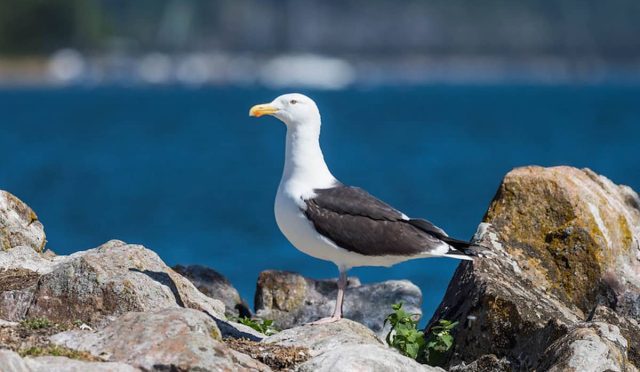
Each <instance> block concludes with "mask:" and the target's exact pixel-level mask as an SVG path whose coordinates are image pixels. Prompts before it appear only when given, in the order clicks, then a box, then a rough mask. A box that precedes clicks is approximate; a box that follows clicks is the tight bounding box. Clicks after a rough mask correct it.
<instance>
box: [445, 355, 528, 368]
mask: <svg viewBox="0 0 640 372" xmlns="http://www.w3.org/2000/svg"><path fill="white" fill-rule="evenodd" d="M514 370H516V369H514V368H513V367H512V365H511V362H509V361H508V360H507V359H506V358H502V359H498V357H496V356H495V355H493V354H487V355H483V356H482V357H480V358H479V359H476V360H474V361H473V363H470V364H465V363H464V362H463V363H461V364H458V365H456V366H453V367H451V368H450V369H449V372H487V371H491V372H511V371H514ZM520 370H522V371H524V370H526V368H521V369H520Z"/></svg>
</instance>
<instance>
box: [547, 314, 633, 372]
mask: <svg viewBox="0 0 640 372" xmlns="http://www.w3.org/2000/svg"><path fill="white" fill-rule="evenodd" d="M626 354H627V340H626V339H625V338H624V337H622V335H621V334H620V329H619V328H618V327H617V326H614V325H611V324H607V323H601V322H588V323H582V324H578V325H577V326H576V327H575V328H573V329H572V330H571V331H570V332H569V333H568V334H567V335H565V336H564V337H562V338H560V339H559V340H557V341H556V342H554V343H553V344H551V346H549V348H548V349H547V352H546V353H545V354H544V356H543V358H542V360H543V362H542V364H541V365H540V367H539V369H540V370H544V371H550V372H561V371H568V372H591V371H593V372H599V371H637V369H636V368H635V366H633V365H632V364H631V363H629V362H628V361H627V355H626Z"/></svg>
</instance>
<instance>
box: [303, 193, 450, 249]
mask: <svg viewBox="0 0 640 372" xmlns="http://www.w3.org/2000/svg"><path fill="white" fill-rule="evenodd" d="M314 191H315V193H316V197H314V198H312V199H308V200H306V201H305V203H306V204H307V209H306V211H305V215H306V216H307V218H308V219H309V220H311V222H312V223H313V225H314V227H315V228H316V230H317V231H318V232H319V233H320V234H322V235H324V236H325V237H327V238H329V239H331V240H332V241H333V242H334V243H336V244H337V245H338V246H340V247H342V248H344V249H347V250H350V251H352V252H356V253H360V254H363V255H367V256H385V255H394V256H412V255H417V254H420V253H428V252H429V251H431V250H433V249H436V248H437V247H439V246H441V245H442V240H441V239H442V238H445V239H446V238H447V234H446V233H445V232H444V231H442V230H441V229H440V228H438V227H436V226H435V225H433V224H432V223H431V222H429V221H426V220H407V219H406V218H405V216H404V215H403V214H402V213H400V212H399V211H397V210H396V209H395V208H393V207H391V206H390V205H388V204H386V203H384V202H383V201H381V200H379V199H377V198H375V197H373V196H372V195H370V194H369V193H367V192H366V191H364V190H362V189H360V188H357V187H349V186H342V185H341V186H337V187H333V188H329V189H318V190H314Z"/></svg>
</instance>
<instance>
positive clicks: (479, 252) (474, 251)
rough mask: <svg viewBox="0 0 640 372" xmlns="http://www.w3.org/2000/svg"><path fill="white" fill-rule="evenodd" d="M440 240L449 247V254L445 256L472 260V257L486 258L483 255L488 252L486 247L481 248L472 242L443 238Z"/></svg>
mask: <svg viewBox="0 0 640 372" xmlns="http://www.w3.org/2000/svg"><path fill="white" fill-rule="evenodd" d="M440 239H441V240H442V241H444V242H445V243H447V244H449V246H451V249H450V250H449V252H447V253H446V255H447V256H453V257H456V258H463V259H464V258H466V259H473V257H486V254H485V253H486V252H487V251H488V250H489V248H487V247H483V246H481V245H478V244H474V243H472V242H465V241H463V240H458V239H453V238H449V237H443V238H440ZM463 256H464V257H463Z"/></svg>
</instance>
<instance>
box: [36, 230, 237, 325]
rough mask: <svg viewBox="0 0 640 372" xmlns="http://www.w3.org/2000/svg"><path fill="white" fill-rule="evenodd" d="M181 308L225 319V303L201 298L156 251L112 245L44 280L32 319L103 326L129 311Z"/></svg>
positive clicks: (77, 258)
mask: <svg viewBox="0 0 640 372" xmlns="http://www.w3.org/2000/svg"><path fill="white" fill-rule="evenodd" d="M176 307H186V308H193V309H198V310H202V311H206V312H208V313H209V314H211V315H215V316H217V317H223V314H224V305H223V304H222V303H221V302H220V301H217V300H214V299H211V298H209V297H207V296H205V295H203V294H202V293H200V291H198V290H197V289H196V288H195V287H194V286H193V284H191V282H189V281H188V280H186V279H185V278H183V277H182V276H180V275H179V274H177V273H175V272H174V271H173V270H171V269H170V268H169V267H167V266H166V265H165V264H164V262H162V260H161V259H160V257H158V255H157V254H155V253H154V252H153V251H151V250H149V249H146V248H145V247H143V246H141V245H133V244H126V243H123V242H121V241H116V240H112V241H110V242H108V243H105V244H103V245H102V246H100V247H98V248H94V249H90V250H87V251H82V252H78V253H75V254H73V255H71V256H69V258H68V259H67V260H64V261H62V262H61V263H60V264H58V265H57V266H56V267H55V268H54V269H53V270H52V271H51V272H49V273H47V274H45V275H43V276H41V277H40V279H39V280H38V285H37V289H36V291H35V292H34V295H33V303H32V304H31V306H30V307H29V310H28V311H27V317H44V318H47V319H50V320H53V321H56V322H63V321H68V322H73V321H76V320H81V321H83V322H86V323H99V322H101V321H103V320H105V318H106V317H109V316H117V315H120V314H123V313H126V312H128V311H149V310H155V309H162V308H176Z"/></svg>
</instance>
